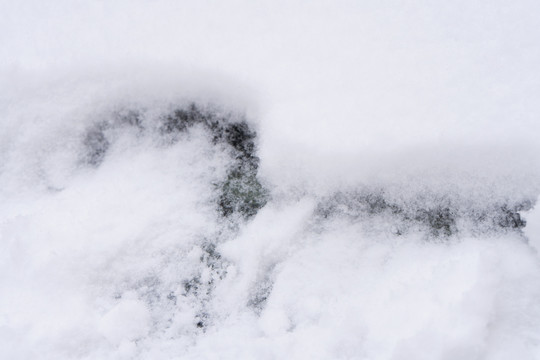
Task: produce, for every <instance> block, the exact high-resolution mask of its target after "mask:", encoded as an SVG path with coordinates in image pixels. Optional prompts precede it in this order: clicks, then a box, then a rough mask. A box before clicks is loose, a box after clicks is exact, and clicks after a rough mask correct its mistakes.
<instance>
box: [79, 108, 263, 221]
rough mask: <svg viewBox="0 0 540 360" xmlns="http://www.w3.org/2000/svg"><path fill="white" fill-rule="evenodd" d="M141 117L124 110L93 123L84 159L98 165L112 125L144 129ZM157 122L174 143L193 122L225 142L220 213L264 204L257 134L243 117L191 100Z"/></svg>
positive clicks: (247, 213) (243, 213)
mask: <svg viewBox="0 0 540 360" xmlns="http://www.w3.org/2000/svg"><path fill="white" fill-rule="evenodd" d="M142 118H143V114H142V113H141V112H140V111H137V110H125V111H122V112H118V113H115V114H114V116H112V120H110V121H102V122H100V123H98V124H96V125H94V126H93V127H92V128H90V129H89V130H88V131H87V132H86V135H85V137H84V139H83V145H84V156H83V161H84V162H85V163H87V164H89V165H91V166H94V167H97V166H99V165H100V164H101V163H102V161H103V160H104V158H105V156H106V154H107V151H108V149H109V147H110V144H111V140H110V139H109V135H108V134H109V132H111V129H112V128H114V127H115V126H116V127H119V126H131V127H137V128H139V130H143V129H144V128H143V121H142ZM158 122H159V124H160V125H159V133H160V134H161V135H162V136H163V137H165V138H168V139H169V140H170V141H171V142H173V143H174V142H175V141H178V140H179V136H180V135H182V134H186V133H189V131H190V129H191V128H193V127H194V126H201V127H203V128H204V129H205V130H206V131H207V132H208V134H209V135H210V137H211V140H212V143H213V144H214V145H220V144H224V145H226V147H227V148H228V152H229V154H230V156H231V160H232V161H231V165H230V168H229V170H228V172H227V176H226V178H225V179H223V181H222V182H221V183H219V184H217V185H216V188H217V189H218V194H217V200H216V206H217V210H218V212H219V214H220V215H221V216H223V217H226V218H229V217H234V216H235V215H239V216H240V217H242V218H245V219H248V218H250V217H252V216H254V215H255V214H256V213H257V212H258V211H259V209H261V208H262V207H263V206H264V205H265V204H266V202H267V201H268V197H269V193H268V191H267V190H266V189H265V188H264V187H263V186H262V184H261V183H260V181H259V179H258V178H257V171H258V167H259V158H258V157H257V155H256V150H257V149H256V143H255V141H256V137H257V134H256V132H255V131H254V130H253V129H252V128H251V127H250V125H249V124H248V122H247V121H246V120H245V118H243V117H242V116H240V115H237V114H231V113H226V114H223V113H220V112H218V111H215V110H213V109H207V108H204V107H201V106H198V105H197V104H195V103H191V104H188V105H187V106H184V107H179V108H176V109H175V110H172V111H170V112H169V113H168V114H165V115H163V116H162V117H161V118H160V119H159V120H158Z"/></svg>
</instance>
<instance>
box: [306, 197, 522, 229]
mask: <svg viewBox="0 0 540 360" xmlns="http://www.w3.org/2000/svg"><path fill="white" fill-rule="evenodd" d="M531 207H532V202H530V201H518V202H515V203H510V202H509V203H497V202H494V203H492V204H489V205H487V206H485V207H483V208H476V207H474V205H471V204H469V203H468V202H467V201H465V200H464V199H459V198H453V199H450V198H442V199H438V201H435V202H434V204H433V203H429V204H428V203H427V202H424V201H421V200H419V201H416V202H415V201H412V202H410V203H408V204H406V205H405V204H403V203H398V202H396V201H390V200H388V199H387V197H385V194H384V192H383V191H380V190H365V191H363V192H349V193H342V192H340V193H337V194H334V195H333V196H330V197H328V198H326V199H325V200H324V201H322V202H321V203H319V205H318V207H317V210H316V217H318V218H319V219H321V220H322V219H330V218H333V217H337V216H339V217H342V218H348V219H349V220H353V221H358V220H361V219H368V220H370V219H371V220H374V219H376V218H377V217H378V216H379V217H384V216H392V224H393V225H395V224H397V226H398V227H397V229H394V230H393V231H394V234H395V235H402V234H404V233H406V232H407V231H409V230H410V229H412V228H415V229H418V228H420V229H424V230H425V232H426V234H427V236H428V237H434V238H441V237H449V236H451V235H457V234H459V233H461V232H467V233H469V234H473V235H474V234H479V233H489V232H500V231H518V232H519V231H521V229H522V228H524V227H525V225H526V222H525V220H524V219H523V218H522V217H521V215H520V214H519V211H525V210H529V209H530V208H531Z"/></svg>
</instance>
